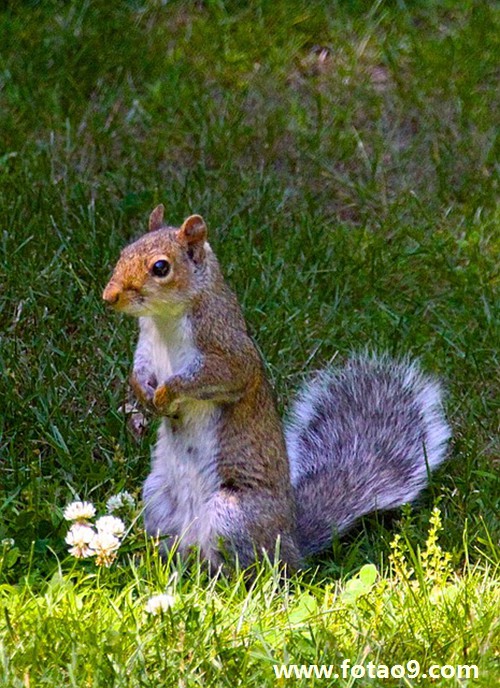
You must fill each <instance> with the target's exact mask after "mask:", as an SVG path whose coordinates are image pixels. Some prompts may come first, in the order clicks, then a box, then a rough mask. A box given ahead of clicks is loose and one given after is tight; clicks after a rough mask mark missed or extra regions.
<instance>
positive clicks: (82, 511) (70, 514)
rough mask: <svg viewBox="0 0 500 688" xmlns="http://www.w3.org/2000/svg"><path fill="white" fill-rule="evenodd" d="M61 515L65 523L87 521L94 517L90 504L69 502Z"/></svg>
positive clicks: (93, 509)
mask: <svg viewBox="0 0 500 688" xmlns="http://www.w3.org/2000/svg"><path fill="white" fill-rule="evenodd" d="M63 514H64V518H65V519H66V520H67V521H87V520H88V519H89V518H93V517H94V516H95V507H94V505H93V504H92V503H91V502H71V504H68V506H67V507H66V508H65V509H64V512H63Z"/></svg>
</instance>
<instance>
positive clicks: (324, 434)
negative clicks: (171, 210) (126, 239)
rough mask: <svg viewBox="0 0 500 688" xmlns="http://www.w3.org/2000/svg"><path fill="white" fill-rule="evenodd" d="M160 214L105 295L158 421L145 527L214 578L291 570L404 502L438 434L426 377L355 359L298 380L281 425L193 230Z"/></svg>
mask: <svg viewBox="0 0 500 688" xmlns="http://www.w3.org/2000/svg"><path fill="white" fill-rule="evenodd" d="M163 216H164V207H163V205H159V206H158V207H156V208H155V209H154V210H153V211H152V213H151V215H150V218H149V231H148V233H147V234H145V235H144V236H142V237H141V238H139V239H138V240H137V241H135V242H134V243H132V244H130V245H129V246H127V247H126V248H125V249H124V250H123V251H122V253H121V255H120V258H119V260H118V262H117V264H116V266H115V268H114V271H113V274H112V277H111V279H110V281H109V283H108V284H107V286H106V288H105V289H104V292H103V299H104V300H105V301H106V302H107V303H108V304H110V305H111V306H113V308H114V309H116V310H117V311H121V312H123V313H126V314H129V315H132V316H135V317H137V318H139V325H140V333H139V339H138V343H137V348H136V351H135V355H134V363H133V372H132V374H131V377H130V384H131V387H132V389H133V391H134V394H135V395H136V397H137V398H138V400H139V401H140V402H141V403H142V404H143V405H144V406H146V408H148V409H149V410H151V411H153V412H154V413H156V414H157V415H159V416H160V417H161V422H160V427H159V430H158V437H157V441H156V444H155V446H154V448H153V450H152V469H151V472H150V474H149V475H148V477H147V479H146V481H145V484H144V488H143V499H144V519H145V528H146V531H147V532H148V533H149V534H151V535H152V536H155V537H161V538H162V541H163V542H164V544H165V547H166V548H167V550H168V549H169V548H170V547H172V546H174V545H175V546H176V547H178V549H179V551H180V553H181V554H184V555H185V554H187V553H188V552H189V550H190V549H191V548H192V547H193V546H196V547H198V548H199V550H200V553H201V557H202V558H203V559H205V560H207V561H208V563H209V565H210V567H214V568H215V569H217V568H218V567H220V566H221V565H224V564H225V563H226V561H227V558H228V556H229V560H230V562H231V563H232V564H233V565H234V563H235V561H236V560H237V561H238V562H239V565H240V566H241V567H243V568H247V567H249V566H250V565H251V564H252V563H254V562H255V560H256V557H257V558H261V557H262V556H267V557H268V558H270V559H271V560H274V559H275V558H276V557H277V558H278V559H279V561H280V562H281V563H282V564H283V565H284V566H285V567H286V568H287V570H290V571H292V570H295V569H297V568H299V567H300V566H301V564H302V562H303V561H304V558H306V557H309V556H310V555H312V554H315V553H317V552H320V551H321V550H324V549H325V548H327V547H328V546H329V545H330V544H331V543H332V540H333V537H334V534H335V533H337V534H342V533H343V532H345V531H346V530H347V529H348V528H349V527H350V526H351V525H352V524H353V523H354V521H355V520H356V519H358V518H359V517H360V516H363V515H364V514H367V513H369V512H371V511H373V510H380V509H390V508H394V507H397V506H399V505H401V504H403V503H405V502H409V501H412V500H414V499H415V498H416V497H417V495H418V494H419V493H420V491H421V490H422V488H423V487H425V485H426V483H427V477H428V474H429V472H430V471H431V470H432V469H434V468H435V467H437V466H438V465H439V464H440V463H441V462H442V461H443V460H444V458H445V455H446V445H447V441H448V439H449V437H450V431H449V427H448V425H447V422H446V420H445V417H444V413H443V410H442V401H441V396H442V395H441V389H440V385H439V383H438V382H437V381H436V380H434V379H433V378H432V377H429V376H427V375H426V374H424V373H422V372H421V371H420V369H419V367H418V365H417V363H415V362H412V361H410V360H408V359H402V360H392V359H391V358H390V357H389V356H388V355H387V354H383V355H381V356H378V357H377V356H375V355H370V354H367V353H364V354H357V355H354V356H352V357H351V359H350V360H349V361H348V362H347V364H346V365H345V366H344V367H343V368H340V369H335V368H334V369H331V370H325V371H322V372H320V373H318V374H317V375H316V376H315V377H314V378H313V380H312V381H311V382H309V383H307V384H306V385H305V387H304V389H303V391H302V392H301V393H300V394H299V397H298V400H297V401H296V402H295V403H294V405H293V408H292V412H291V416H290V419H289V420H288V422H286V423H285V426H284V425H283V423H282V420H281V418H280V416H279V413H278V410H277V406H276V403H275V399H274V394H273V391H272V389H271V386H270V384H269V382H268V380H267V379H266V375H265V370H264V364H263V361H262V359H261V357H260V355H259V353H258V351H257V349H256V347H255V344H254V343H253V341H252V339H251V337H250V336H249V334H248V331H247V327H246V324H245V320H244V317H243V314H242V311H241V309H240V306H239V304H238V301H237V299H236V296H235V295H234V293H233V292H232V291H231V290H230V288H229V287H228V286H227V284H226V282H225V281H224V278H223V276H222V273H221V270H220V267H219V263H218V261H217V258H216V257H215V255H214V253H213V251H212V249H211V247H210V245H209V243H208V241H207V226H206V224H205V222H204V220H203V219H202V217H201V216H199V215H191V216H190V217H188V218H187V219H186V220H185V221H184V222H183V224H182V225H181V227H180V228H177V227H172V226H169V225H166V224H165V223H164V221H163Z"/></svg>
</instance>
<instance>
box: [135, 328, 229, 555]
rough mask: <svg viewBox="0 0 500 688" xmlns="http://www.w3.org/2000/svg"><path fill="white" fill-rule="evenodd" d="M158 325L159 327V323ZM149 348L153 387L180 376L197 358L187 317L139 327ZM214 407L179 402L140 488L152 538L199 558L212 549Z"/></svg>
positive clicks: (215, 481)
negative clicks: (196, 549)
mask: <svg viewBox="0 0 500 688" xmlns="http://www.w3.org/2000/svg"><path fill="white" fill-rule="evenodd" d="M162 325H163V324H162ZM141 332H142V335H147V338H148V341H149V343H150V349H149V351H150V356H151V366H152V372H154V374H155V376H156V378H157V380H158V383H159V384H162V383H163V382H167V380H168V378H169V377H170V376H171V375H174V374H181V375H182V371H183V369H186V367H187V366H189V365H190V364H191V363H193V362H194V361H195V360H196V358H197V357H198V356H199V352H198V350H197V348H196V345H195V343H194V340H193V336H192V330H191V326H190V323H189V320H188V318H184V317H183V318H181V319H180V320H179V321H178V322H177V323H176V324H174V323H171V324H165V326H164V327H163V326H162V327H160V326H158V324H157V323H154V322H146V318H144V319H143V322H141ZM219 417H220V409H219V407H218V406H217V405H216V404H214V403H213V402H210V401H197V400H194V399H193V400H185V401H183V403H182V406H181V408H180V417H179V420H176V421H170V420H169V419H163V420H162V423H161V426H160V428H159V431H158V439H157V443H156V446H155V448H154V450H153V456H152V458H153V467H152V471H151V474H150V475H149V476H148V478H147V480H146V484H145V486H144V500H145V512H146V513H145V516H146V527H147V529H148V531H149V532H150V533H152V534H154V535H156V534H158V533H160V534H162V535H174V536H176V537H178V538H180V547H181V549H184V548H185V547H188V546H190V545H192V544H197V545H199V546H201V547H202V548H203V550H204V551H205V553H207V551H209V550H211V548H212V545H213V542H212V540H213V532H212V526H211V501H212V499H213V497H214V495H215V494H216V493H217V491H218V489H219V485H220V480H219V476H218V472H217V454H218V434H217V425H218V420H219Z"/></svg>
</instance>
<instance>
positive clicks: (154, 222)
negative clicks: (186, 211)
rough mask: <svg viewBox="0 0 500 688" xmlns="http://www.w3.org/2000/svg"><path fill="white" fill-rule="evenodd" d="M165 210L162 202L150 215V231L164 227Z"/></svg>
mask: <svg viewBox="0 0 500 688" xmlns="http://www.w3.org/2000/svg"><path fill="white" fill-rule="evenodd" d="M164 212H165V207H164V206H163V204H162V203H160V205H157V206H156V208H155V209H154V210H153V212H152V213H151V215H150V216H149V231H150V232H154V231H155V230H157V229H160V227H163V213H164Z"/></svg>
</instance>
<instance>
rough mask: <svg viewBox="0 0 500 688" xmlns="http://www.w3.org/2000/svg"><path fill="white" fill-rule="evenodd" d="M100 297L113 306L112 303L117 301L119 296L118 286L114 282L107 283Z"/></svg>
mask: <svg viewBox="0 0 500 688" xmlns="http://www.w3.org/2000/svg"><path fill="white" fill-rule="evenodd" d="M102 298H103V299H104V300H105V301H106V303H109V304H110V305H111V306H114V304H115V303H117V301H118V299H119V298H120V288H119V287H117V286H116V285H115V284H111V283H110V284H108V286H107V287H106V289H105V290H104V291H103V293H102Z"/></svg>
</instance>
